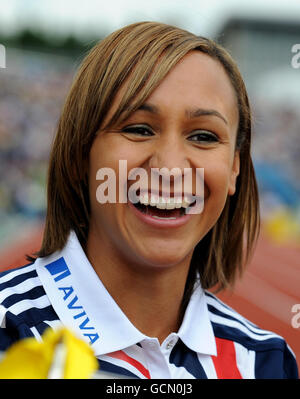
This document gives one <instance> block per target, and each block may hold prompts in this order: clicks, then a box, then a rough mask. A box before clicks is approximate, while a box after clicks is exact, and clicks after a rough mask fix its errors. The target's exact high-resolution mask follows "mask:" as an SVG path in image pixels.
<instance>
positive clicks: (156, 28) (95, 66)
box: [31, 22, 259, 302]
mask: <svg viewBox="0 0 300 399" xmlns="http://www.w3.org/2000/svg"><path fill="white" fill-rule="evenodd" d="M190 51H200V52H202V53H205V54H207V55H208V56H210V57H212V58H213V59H215V60H216V61H218V62H220V63H221V64H222V66H223V68H224V70H225V71H226V73H227V75H228V77H229V79H230V81H231V84H232V86H233V88H234V90H235V94H236V98H237V106H238V110H239V127H238V132H237V140H236V151H239V153H240V160H241V161H240V175H239V177H238V179H237V187H236V193H235V194H234V195H233V196H232V197H228V198H227V202H226V204H225V207H224V209H223V212H222V214H221V216H220V218H219V220H218V221H217V223H216V225H215V226H214V227H213V228H212V229H211V230H210V231H209V232H208V233H207V235H206V236H205V237H204V238H203V239H202V240H201V242H199V243H198V245H197V246H196V247H195V250H194V254H193V258H192V262H191V267H190V272H189V277H188V281H187V284H186V294H185V298H184V302H186V301H187V300H188V298H189V296H190V294H191V290H192V287H193V285H194V282H195V279H196V276H197V273H200V276H201V284H202V286H203V288H207V289H208V288H212V287H216V286H217V288H218V289H222V288H226V287H228V286H230V285H232V284H233V283H234V281H235V279H236V277H237V275H239V274H241V273H242V271H243V268H244V264H245V263H246V262H247V260H248V259H249V257H250V254H251V251H252V249H253V247H254V244H255V241H256V239H257V236H258V231H259V206H258V190H257V184H256V179H255V173H254V168H253V164H252V160H251V156H250V143H251V111H250V105H249V101H248V96H247V92H246V88H245V85H244V82H243V79H242V77H241V75H240V72H239V70H238V68H237V66H236V64H235V62H234V61H233V59H232V58H231V56H230V55H229V54H228V53H227V51H226V50H225V49H223V48H222V47H221V46H219V45H218V44H217V43H215V42H214V41H212V40H210V39H207V38H203V37H198V36H196V35H194V34H192V33H190V32H187V31H185V30H183V29H180V28H177V27H174V26H170V25H166V24H162V23H156V22H140V23H136V24H132V25H129V26H126V27H124V28H122V29H119V30H118V31H116V32H113V33H112V34H111V35H109V36H108V37H107V38H105V39H104V40H102V41H101V42H99V43H98V44H97V45H96V46H95V47H94V48H93V49H92V50H91V51H90V53H89V54H88V55H87V56H86V58H85V59H84V60H83V63H82V65H81V67H80V69H79V71H78V74H77V76H76V78H75V80H74V83H73V85H72V87H71V90H70V93H69V95H68V97H67V99H66V102H65V105H64V108H63V110H62V114H61V117H60V120H59V123H58V127H57V133H56V137H55V141H54V143H53V147H52V151H51V156H50V162H49V172H48V183H47V196H48V204H47V216H46V224H45V230H44V237H43V242H42V247H41V249H40V251H39V252H38V253H37V254H35V255H36V256H40V257H44V256H47V255H50V254H52V253H53V252H55V251H57V250H60V249H62V248H63V247H64V245H65V244H66V241H67V238H68V235H69V233H70V230H74V231H75V232H76V234H77V236H78V238H79V240H80V242H81V245H82V246H83V248H85V244H86V240H87V235H88V230H89V218H90V204H89V194H88V193H89V189H88V178H89V177H88V164H89V153H90V149H91V146H92V143H93V140H94V138H95V136H96V134H97V132H98V131H99V129H100V127H101V128H108V127H109V126H112V125H114V124H115V123H117V122H120V121H121V120H125V119H126V118H127V117H128V116H129V115H130V114H131V113H132V112H134V111H135V110H136V109H137V108H138V107H139V106H140V105H142V104H143V103H144V102H145V100H146V99H147V97H148V96H149V95H150V94H151V93H152V92H153V90H154V89H155V88H156V87H157V86H158V85H159V84H160V83H161V82H162V80H163V79H164V77H165V76H166V75H167V73H168V72H169V71H170V70H171V69H172V68H173V67H174V66H175V65H176V64H177V63H178V62H179V61H180V60H181V59H182V58H183V57H184V56H185V55H186V54H187V53H188V52H190ZM125 82H126V85H127V86H126V87H127V89H126V92H125V94H124V96H123V97H122V99H121V102H120V104H119V106H118V108H117V109H116V111H115V112H114V114H113V115H112V116H111V118H110V120H108V121H106V117H107V115H108V112H109V110H110V109H111V106H112V103H113V101H114V99H115V97H116V95H117V93H118V92H119V90H120V88H121V87H122V86H123V85H124V83H125ZM104 121H106V122H105V125H103V123H104ZM31 259H33V258H31Z"/></svg>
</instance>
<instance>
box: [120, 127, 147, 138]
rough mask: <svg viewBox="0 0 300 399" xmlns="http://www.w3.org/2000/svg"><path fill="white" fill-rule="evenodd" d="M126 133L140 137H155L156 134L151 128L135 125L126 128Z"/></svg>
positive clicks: (123, 130)
mask: <svg viewBox="0 0 300 399" xmlns="http://www.w3.org/2000/svg"><path fill="white" fill-rule="evenodd" d="M122 132H124V133H131V134H136V135H138V136H153V135H154V133H153V132H152V129H151V128H150V127H149V126H146V125H133V126H125V127H124V128H123V129H122Z"/></svg>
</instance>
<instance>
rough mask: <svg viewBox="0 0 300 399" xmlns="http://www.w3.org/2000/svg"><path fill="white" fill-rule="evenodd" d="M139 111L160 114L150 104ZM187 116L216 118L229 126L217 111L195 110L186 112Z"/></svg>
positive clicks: (145, 104)
mask: <svg viewBox="0 0 300 399" xmlns="http://www.w3.org/2000/svg"><path fill="white" fill-rule="evenodd" d="M137 111H147V112H150V113H152V114H157V115H158V114H160V111H159V108H158V107H156V106H155V105H153V104H149V103H144V104H142V105H141V106H140V107H139V108H138V109H137ZM185 114H186V116H187V117H188V118H189V119H193V118H199V117H201V116H216V117H218V118H220V119H222V120H223V122H225V123H226V125H228V121H227V120H226V118H225V117H224V116H223V115H222V114H221V113H220V112H219V111H217V110H215V109H204V108H195V109H189V110H186V111H185Z"/></svg>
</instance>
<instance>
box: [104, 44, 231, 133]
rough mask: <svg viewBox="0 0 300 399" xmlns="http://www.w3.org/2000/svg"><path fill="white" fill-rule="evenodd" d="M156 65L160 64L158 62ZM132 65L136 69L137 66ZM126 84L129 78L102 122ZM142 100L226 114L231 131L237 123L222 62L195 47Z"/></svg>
mask: <svg viewBox="0 0 300 399" xmlns="http://www.w3.org/2000/svg"><path fill="white" fill-rule="evenodd" d="M157 65H158V67H161V65H159V61H158V63H157ZM162 67H163V66H162ZM135 68H139V65H136V66H135ZM133 73H134V71H133ZM129 78H130V77H129ZM129 83H130V79H128V80H127V81H125V83H124V84H123V85H122V87H121V88H120V89H119V91H118V92H117V95H116V97H115V98H114V101H113V103H112V104H111V107H110V110H109V112H108V114H107V116H106V118H105V119H106V121H108V120H110V118H111V116H112V115H113V114H114V113H115V111H116V110H117V108H118V106H119V104H120V102H121V100H122V98H123V96H124V94H125V93H126V91H127V90H130V85H129ZM145 101H147V102H148V101H151V103H152V102H153V103H157V104H158V105H161V106H167V107H169V108H170V107H172V108H173V109H174V107H175V108H177V110H184V109H185V108H186V109H191V108H197V107H198V108H209V109H216V110H217V111H218V112H220V113H222V114H223V115H224V116H225V117H226V119H227V120H228V121H229V123H230V125H231V126H232V127H233V128H234V130H236V128H237V125H238V106H237V99H236V93H235V90H234V88H233V86H232V83H231V81H230V79H229V77H228V75H227V73H226V71H225V69H224V67H223V65H222V64H221V63H220V62H219V61H217V60H215V59H213V58H212V57H210V56H209V55H207V54H204V53H202V52H200V51H197V50H193V51H190V52H189V53H187V54H186V55H185V56H184V57H183V58H182V59H181V60H180V61H179V62H178V63H177V64H176V65H175V66H174V67H173V68H172V69H171V70H170V71H169V72H168V73H167V75H166V76H165V77H164V79H163V80H162V81H161V82H160V83H159V85H158V86H157V87H156V88H155V89H154V90H153V91H152V92H151V94H150V95H149V96H148V98H147V99H146V100H145Z"/></svg>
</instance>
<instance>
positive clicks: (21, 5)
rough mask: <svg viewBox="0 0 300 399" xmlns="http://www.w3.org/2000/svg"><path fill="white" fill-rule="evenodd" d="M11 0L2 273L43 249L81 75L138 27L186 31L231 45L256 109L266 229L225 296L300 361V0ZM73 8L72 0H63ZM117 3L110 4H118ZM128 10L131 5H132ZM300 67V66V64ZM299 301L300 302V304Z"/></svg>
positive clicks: (0, 32) (0, 198) (5, 18)
mask: <svg viewBox="0 0 300 399" xmlns="http://www.w3.org/2000/svg"><path fill="white" fill-rule="evenodd" d="M8 3H9V4H6V3H5V4H6V5H5V4H4V3H3V4H1V5H0V43H1V44H3V45H4V46H5V48H6V68H5V69H4V68H0V259H1V263H0V264H1V267H0V270H6V269H9V268H12V267H16V266H21V265H24V264H25V263H26V260H25V254H26V253H32V252H33V251H35V250H37V249H38V248H39V245H40V243H41V237H42V231H43V222H44V216H45V178H46V170H47V162H48V157H49V151H50V146H51V142H52V139H53V135H54V132H55V127H56V123H57V120H58V117H59V113H60V110H61V106H62V104H63V102H64V98H65V96H66V93H67V92H68V89H69V88H70V84H71V81H72V78H73V76H74V74H75V71H76V68H77V66H78V65H79V63H80V61H81V60H82V58H83V57H84V55H85V54H86V53H87V52H88V50H89V49H90V48H91V47H92V46H93V44H94V43H96V42H97V41H98V40H100V39H101V38H102V37H104V36H105V35H107V34H108V33H110V32H112V31H113V30H115V29H117V28H119V27H121V26H123V25H126V24H128V23H131V22H136V21H141V20H156V21H161V22H166V23H171V24H175V25H177V26H180V27H182V28H186V29H189V30H191V31H192V32H194V33H195V34H198V35H204V36H209V37H211V38H214V39H216V40H217V41H218V42H220V43H222V44H223V45H224V46H225V47H226V48H227V49H228V50H229V51H230V53H231V54H232V55H233V57H234V58H235V59H236V60H237V62H238V65H239V67H240V69H241V71H242V74H243V76H244V78H245V81H246V85H247V88H248V91H249V93H250V101H251V104H252V108H253V114H254V121H253V128H254V137H253V152H252V154H253V159H254V164H255V170H256V174H257V179H258V183H259V190H260V198H261V215H262V221H263V223H262V230H261V235H260V239H259V242H258V245H257V249H256V252H255V254H254V257H253V259H252V261H251V263H250V265H249V267H248V268H247V271H246V273H245V275H244V278H243V279H242V281H241V282H239V283H238V284H237V286H236V289H235V290H234V292H233V293H231V292H225V293H222V294H220V297H221V299H223V300H225V301H226V302H227V303H228V304H229V305H230V306H232V307H233V308H235V309H236V310H238V311H239V312H241V313H242V314H243V315H244V316H245V317H246V318H249V319H250V320H251V321H253V322H255V323H257V324H258V325H260V326H261V327H262V328H265V329H269V330H272V331H275V332H277V333H278V334H280V335H282V336H284V337H285V339H286V340H287V342H288V343H289V345H290V346H291V348H292V349H293V351H294V352H295V354H296V356H297V358H298V364H299V366H300V317H299V318H298V324H299V325H298V328H296V326H295V325H294V326H293V325H292V322H291V320H292V317H293V316H295V314H294V313H293V312H292V307H293V305H295V304H300V262H299V259H300V197H299V193H300V156H299V154H300V112H299V105H300V68H299V69H298V68H293V67H292V63H291V60H292V57H293V55H294V54H293V53H292V50H291V49H292V46H293V45H294V44H296V43H300V3H299V2H297V1H292V0H289V1H286V2H284V3H282V2H279V1H277V2H276V1H275V2H274V1H272V2H271V1H265V2H263V4H262V2H259V1H256V0H253V1H252V2H249V4H246V2H243V3H241V2H238V1H234V0H232V1H227V2H222V1H219V0H214V1H210V2H209V3H210V4H209V5H208V4H207V5H204V4H203V5H202V4H201V6H200V5H199V4H200V2H198V1H194V0H187V1H180V0H174V1H169V0H166V1H165V2H159V1H156V0H155V1H152V2H151V6H150V5H149V6H146V4H141V2H137V1H134V0H128V1H126V2H122V1H118V0H111V1H110V2H104V1H103V2H102V1H94V0H86V1H85V2H84V5H83V4H81V2H79V1H77V0H76V1H72V2H71V1H69V0H67V1H64V2H59V1H57V0H55V1H54V0H53V1H51V2H50V1H48V0H43V1H34V0H33V1H32V0H31V1H29V0H28V1H25V0H14V1H11V2H8ZM61 3H63V4H61ZM108 3H109V4H108ZM125 4H126V6H125ZM299 64H300V59H299ZM299 306H300V305H299Z"/></svg>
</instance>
